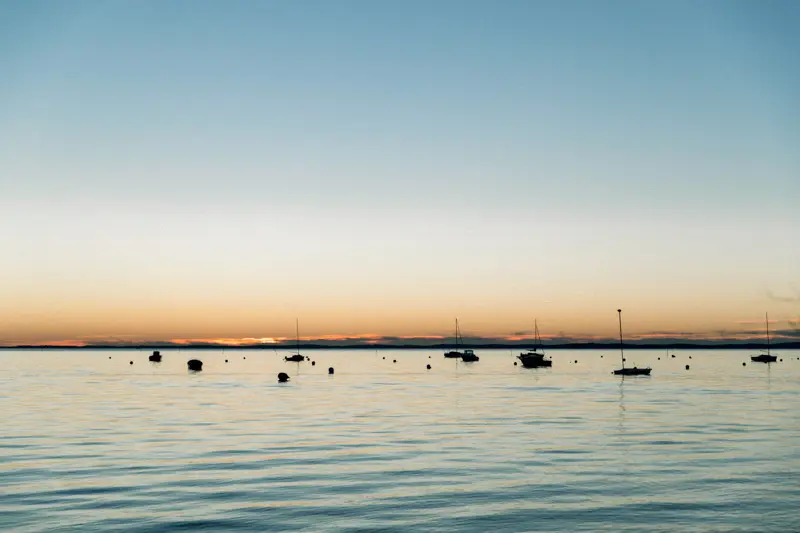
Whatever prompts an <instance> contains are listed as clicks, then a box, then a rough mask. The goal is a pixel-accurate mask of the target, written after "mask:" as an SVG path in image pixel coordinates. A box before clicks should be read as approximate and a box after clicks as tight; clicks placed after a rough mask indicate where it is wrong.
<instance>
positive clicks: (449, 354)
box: [444, 352, 464, 359]
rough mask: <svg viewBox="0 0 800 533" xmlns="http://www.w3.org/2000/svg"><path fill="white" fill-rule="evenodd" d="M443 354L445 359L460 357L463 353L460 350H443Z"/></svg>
mask: <svg viewBox="0 0 800 533" xmlns="http://www.w3.org/2000/svg"><path fill="white" fill-rule="evenodd" d="M444 356H445V357H446V358H447V359H461V357H463V356H464V354H463V353H462V352H445V354H444Z"/></svg>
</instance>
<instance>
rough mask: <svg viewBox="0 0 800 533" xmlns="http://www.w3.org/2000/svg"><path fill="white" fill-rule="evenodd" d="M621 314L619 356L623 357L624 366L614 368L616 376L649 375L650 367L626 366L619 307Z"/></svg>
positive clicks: (618, 312) (620, 322) (620, 321)
mask: <svg viewBox="0 0 800 533" xmlns="http://www.w3.org/2000/svg"><path fill="white" fill-rule="evenodd" d="M617 314H618V315H619V357H620V359H622V368H620V369H617V370H614V375H615V376H649V375H650V370H651V369H650V367H647V368H637V367H636V366H633V367H628V368H625V354H624V351H623V345H622V309H617Z"/></svg>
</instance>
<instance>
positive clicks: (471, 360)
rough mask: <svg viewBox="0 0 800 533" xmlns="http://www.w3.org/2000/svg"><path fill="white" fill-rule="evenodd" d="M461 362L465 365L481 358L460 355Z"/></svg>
mask: <svg viewBox="0 0 800 533" xmlns="http://www.w3.org/2000/svg"><path fill="white" fill-rule="evenodd" d="M461 360H462V361H464V362H465V363H474V362H475V361H480V360H481V358H480V357H478V356H477V355H462V356H461Z"/></svg>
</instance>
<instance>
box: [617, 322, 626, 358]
mask: <svg viewBox="0 0 800 533" xmlns="http://www.w3.org/2000/svg"><path fill="white" fill-rule="evenodd" d="M617 315H619V358H620V359H622V368H625V352H624V348H623V346H622V309H617Z"/></svg>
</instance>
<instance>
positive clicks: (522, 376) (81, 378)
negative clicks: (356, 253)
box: [0, 350, 800, 532]
mask: <svg viewBox="0 0 800 533" xmlns="http://www.w3.org/2000/svg"><path fill="white" fill-rule="evenodd" d="M148 353H149V352H145V351H135V350H132V351H108V352H105V351H102V352H101V351H91V352H88V351H81V352H76V351H63V352H56V351H50V352H38V351H0V413H2V417H3V418H2V426H0V428H1V429H2V431H0V530H3V531H20V532H22V531H26V532H28V531H29V532H34V531H48V532H49V531H126V532H145V531H147V532H150V531H152V532H156V531H183V530H193V529H197V530H205V531H234V530H240V531H321V532H333V531H441V532H449V531H476V532H483V531H514V532H519V531H565V532H566V531H570V532H572V531H670V532H672V531H708V532H723V531H724V532H745V531H752V532H766V531H780V532H788V531H800V513H798V511H797V502H798V501H800V360H798V357H800V352H791V351H784V352H783V353H782V354H780V357H782V358H783V359H784V360H783V362H779V363H776V364H773V365H763V364H751V363H750V362H749V357H748V356H749V352H745V351H741V352H739V351H735V352H711V351H709V352H703V351H684V352H678V353H677V357H676V358H675V359H672V358H668V357H666V356H665V353H664V352H655V351H652V352H649V351H648V352H643V351H636V352H633V351H631V352H630V353H629V355H628V358H629V359H628V361H629V362H630V363H633V362H635V363H636V364H638V365H639V366H643V365H644V364H650V365H652V366H653V376H652V377H650V378H647V377H640V378H624V379H621V378H619V377H616V376H613V375H611V374H610V372H611V370H612V369H613V368H614V367H615V365H616V364H617V363H618V360H619V358H618V355H617V354H616V353H614V352H613V351H611V352H599V351H597V352H596V351H591V352H589V351H552V352H551V355H552V356H553V359H554V364H553V367H552V368H550V369H538V370H525V369H522V368H520V367H515V366H513V361H514V358H513V357H512V355H511V354H510V353H509V352H508V351H487V350H482V351H478V353H479V355H480V356H481V360H480V362H478V363H473V364H465V363H462V362H457V361H454V360H445V359H444V358H443V357H442V353H441V352H438V351H436V352H433V351H382V352H377V353H376V352H370V351H352V352H346V351H310V352H307V353H308V354H309V355H310V356H311V357H312V359H314V360H315V361H316V363H317V364H316V366H311V364H310V363H300V364H298V363H286V362H283V360H282V356H283V355H285V353H286V352H282V353H280V354H278V353H275V352H272V351H230V350H229V351H226V352H222V351H199V352H189V351H180V352H179V351H177V350H176V351H165V352H164V362H163V363H161V364H153V363H149V362H148V361H147V355H148ZM601 354H604V357H601ZM429 356H430V358H429ZM689 356H691V360H690V359H689ZM109 357H110V358H109ZM192 357H198V358H200V359H202V360H203V361H204V362H205V370H204V371H203V372H201V373H189V372H187V370H186V361H187V360H188V359H190V358H192ZM384 357H385V359H383V358H384ZM658 357H661V360H658ZM225 359H228V360H229V362H228V363H226V362H225ZM395 359H396V360H397V362H396V363H394V362H392V361H393V360H395ZM576 360H577V363H575V362H574V361H576ZM129 361H133V362H134V364H133V365H130V364H129ZM743 361H748V362H747V366H745V367H743V366H742V362H743ZM687 363H688V364H690V365H691V369H690V370H688V371H687V370H685V369H684V366H685V365H686V364H687ZM426 364H431V365H432V367H433V368H432V369H431V370H430V371H428V370H426V369H425V365H426ZM329 366H333V367H335V369H336V373H335V375H333V376H329V375H328V374H327V368H328V367H329ZM280 371H285V372H287V373H289V374H290V375H291V381H290V382H289V383H287V384H278V383H277V381H276V375H277V373H278V372H280Z"/></svg>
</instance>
